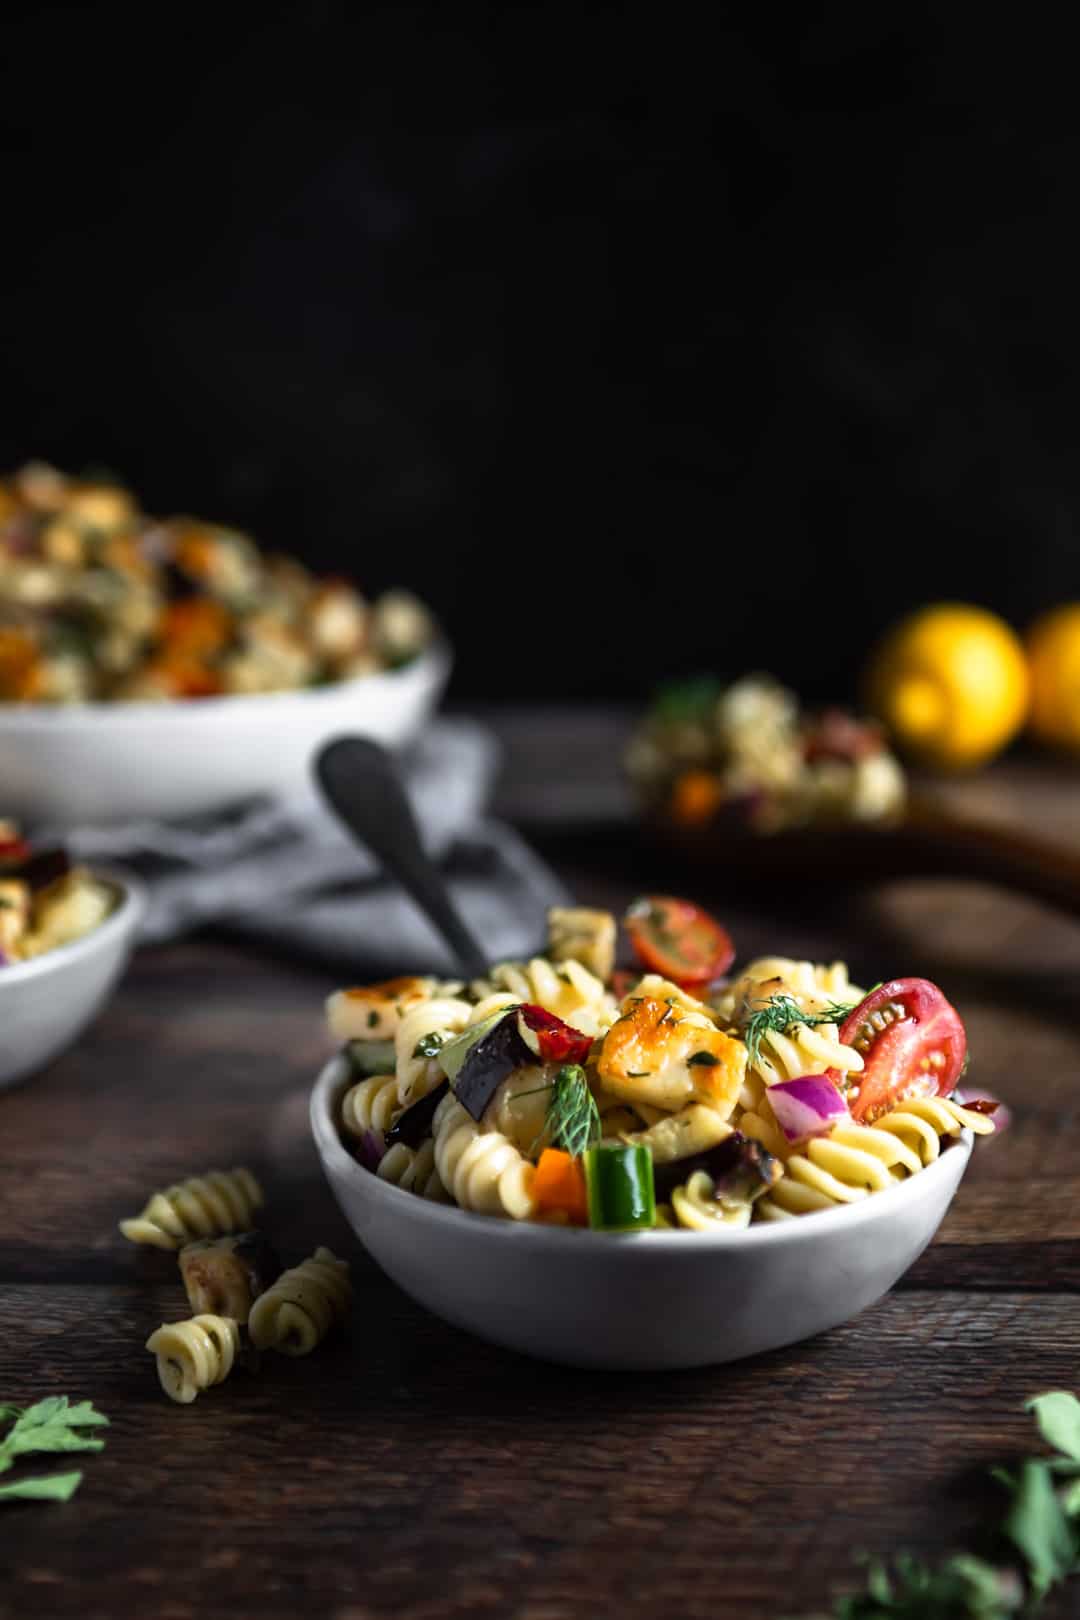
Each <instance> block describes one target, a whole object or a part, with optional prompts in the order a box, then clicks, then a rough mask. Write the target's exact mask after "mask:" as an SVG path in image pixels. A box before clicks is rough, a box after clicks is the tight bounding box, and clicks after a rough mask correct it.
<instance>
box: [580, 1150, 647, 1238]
mask: <svg viewBox="0 0 1080 1620" xmlns="http://www.w3.org/2000/svg"><path fill="white" fill-rule="evenodd" d="M585 1180H586V1184H587V1186H588V1191H589V1225H590V1226H591V1227H592V1228H593V1230H594V1231H601V1232H633V1231H637V1230H638V1229H641V1228H645V1227H650V1226H653V1225H654V1224H655V1222H656V1194H655V1190H654V1185H653V1162H652V1156H651V1155H650V1153H649V1150H648V1148H643V1147H595V1148H590V1149H589V1151H588V1153H586V1155H585Z"/></svg>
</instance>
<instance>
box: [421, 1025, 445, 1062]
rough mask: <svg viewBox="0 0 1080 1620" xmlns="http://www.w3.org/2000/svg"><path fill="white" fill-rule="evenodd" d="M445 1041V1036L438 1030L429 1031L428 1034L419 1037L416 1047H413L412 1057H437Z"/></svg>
mask: <svg viewBox="0 0 1080 1620" xmlns="http://www.w3.org/2000/svg"><path fill="white" fill-rule="evenodd" d="M445 1040H446V1036H445V1035H444V1034H443V1033H442V1031H441V1030H438V1029H433V1030H430V1031H429V1032H428V1034H426V1035H421V1037H420V1039H419V1040H418V1041H417V1043H416V1045H415V1046H414V1047H413V1057H414V1058H433V1057H438V1055H439V1053H440V1052H441V1051H442V1049H443V1044H444V1042H445Z"/></svg>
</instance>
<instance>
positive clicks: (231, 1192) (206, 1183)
mask: <svg viewBox="0 0 1080 1620" xmlns="http://www.w3.org/2000/svg"><path fill="white" fill-rule="evenodd" d="M262 1206H263V1194H262V1188H261V1187H260V1186H259V1183H258V1182H257V1181H256V1179H255V1177H254V1176H253V1175H252V1173H251V1171H250V1170H245V1169H242V1168H238V1169H235V1170H208V1171H207V1172H206V1173H205V1175H201V1176H191V1177H189V1179H188V1180H187V1181H180V1182H177V1183H176V1185H175V1186H172V1187H166V1188H165V1189H164V1191H163V1192H156V1193H155V1194H154V1195H153V1197H152V1198H151V1199H150V1201H149V1203H148V1204H147V1205H146V1208H145V1209H144V1210H143V1211H142V1212H141V1214H139V1215H135V1216H133V1217H132V1218H131V1219H129V1220H126V1221H121V1222H120V1230H121V1232H123V1234H124V1236H125V1237H126V1238H129V1239H130V1240H131V1242H132V1243H151V1244H154V1245H155V1247H157V1248H159V1249H179V1248H180V1247H181V1246H182V1245H183V1244H185V1243H187V1242H189V1241H190V1240H191V1239H192V1238H200V1237H219V1236H221V1235H223V1234H224V1233H226V1232H245V1231H248V1230H250V1228H251V1227H252V1225H253V1224H254V1222H253V1220H252V1216H253V1215H254V1213H255V1211H256V1210H257V1209H261V1208H262Z"/></svg>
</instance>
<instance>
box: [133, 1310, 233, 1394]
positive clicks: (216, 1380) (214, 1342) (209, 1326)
mask: <svg viewBox="0 0 1080 1620" xmlns="http://www.w3.org/2000/svg"><path fill="white" fill-rule="evenodd" d="M146 1348H147V1349H148V1350H149V1351H150V1352H151V1354H152V1355H154V1356H156V1357H157V1374H158V1378H159V1379H160V1380H161V1387H162V1389H163V1390H164V1391H165V1393H166V1395H167V1396H168V1397H169V1399H170V1400H173V1401H179V1402H181V1403H182V1404H183V1405H187V1403H188V1402H189V1401H193V1400H194V1399H195V1397H196V1395H198V1393H199V1391H200V1390H203V1389H209V1388H210V1386H211V1384H220V1383H221V1381H222V1379H224V1378H227V1377H228V1376H229V1373H230V1371H231V1370H232V1365H233V1362H234V1361H235V1360H236V1356H237V1354H238V1352H239V1349H240V1329H239V1327H238V1325H237V1324H236V1323H235V1322H234V1321H233V1319H232V1317H231V1316H213V1315H211V1314H209V1313H205V1314H203V1315H201V1316H193V1317H191V1318H190V1319H189V1320H188V1321H186V1322H163V1323H162V1324H161V1326H160V1327H159V1328H158V1329H157V1331H156V1332H154V1333H151V1335H150V1337H149V1338H148V1339H147V1341H146Z"/></svg>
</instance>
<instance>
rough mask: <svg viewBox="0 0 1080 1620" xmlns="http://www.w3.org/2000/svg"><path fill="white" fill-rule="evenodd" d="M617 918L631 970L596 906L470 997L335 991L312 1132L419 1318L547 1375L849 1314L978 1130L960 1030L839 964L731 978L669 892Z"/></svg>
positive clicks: (456, 989) (786, 965) (956, 1022)
mask: <svg viewBox="0 0 1080 1620" xmlns="http://www.w3.org/2000/svg"><path fill="white" fill-rule="evenodd" d="M626 926H627V931H628V933H629V936H630V940H631V943H632V945H633V947H634V950H635V954H636V956H637V959H638V965H637V968H636V969H635V970H634V971H633V972H626V971H625V970H623V971H620V972H617V971H616V970H615V967H614V961H615V943H616V935H617V929H616V922H615V919H614V917H612V916H610V915H609V914H607V913H603V912H595V911H586V910H583V909H562V910H556V911H554V912H552V913H551V917H550V938H549V942H548V946H547V949H546V951H545V954H544V955H543V956H537V957H535V958H533V959H532V960H531V961H529V962H527V963H502V964H499V965H498V966H496V967H494V968H492V969H491V971H490V973H489V975H488V976H487V977H486V978H485V979H484V980H480V981H475V982H473V983H471V984H459V983H450V984H445V983H439V982H437V981H434V980H431V979H423V978H401V979H397V980H392V981H389V982H387V983H384V984H378V985H369V986H362V987H355V988H350V989H345V990H341V991H339V992H337V993H336V994H335V995H334V996H332V997H331V998H330V1001H329V1003H328V1016H329V1023H330V1029H331V1033H332V1034H333V1036H334V1037H335V1039H336V1040H337V1041H339V1042H340V1043H341V1050H340V1052H339V1055H338V1056H337V1057H336V1058H335V1059H334V1061H333V1062H332V1063H331V1064H330V1065H328V1067H327V1068H326V1069H325V1070H324V1072H323V1074H322V1076H321V1077H320V1079H319V1082H318V1084H317V1086H316V1091H315V1095H314V1097H313V1103H312V1120H313V1126H314V1130H315V1135H316V1140H317V1143H318V1145H319V1149H320V1152H321V1154H322V1157H323V1162H324V1166H325V1168H326V1170H327V1173H328V1176H329V1178H330V1181H331V1184H332V1186H333V1188H334V1190H335V1192H336V1194H337V1196H338V1199H339V1201H340V1202H341V1204H342V1206H343V1208H344V1209H345V1211H346V1213H347V1214H348V1215H349V1216H350V1218H351V1219H352V1220H353V1223H354V1225H355V1226H356V1229H357V1231H358V1232H359V1234H360V1236H361V1237H362V1238H363V1239H364V1241H365V1243H366V1244H367V1245H368V1247H369V1248H370V1249H371V1251H372V1253H373V1254H374V1256H375V1258H376V1259H377V1260H379V1261H380V1262H381V1263H382V1264H383V1265H384V1266H385V1268H386V1269H387V1270H388V1271H389V1272H390V1273H391V1274H392V1275H393V1276H395V1277H396V1278H397V1280H398V1281H399V1282H400V1283H401V1284H402V1286H403V1287H405V1288H406V1290H407V1291H408V1292H410V1293H412V1294H414V1296H415V1297H417V1298H418V1299H420V1300H421V1301H422V1302H423V1303H425V1304H427V1305H429V1306H430V1307H431V1308H433V1309H435V1310H436V1311H438V1312H439V1313H440V1314H442V1315H444V1316H446V1317H448V1318H449V1319H450V1320H451V1321H456V1322H459V1323H460V1324H461V1325H463V1326H466V1327H469V1328H471V1329H472V1330H473V1331H476V1332H480V1333H481V1334H483V1335H484V1336H486V1337H490V1338H492V1339H495V1340H496V1341H497V1342H500V1343H505V1344H509V1345H512V1346H513V1347H514V1348H517V1349H523V1350H526V1351H531V1352H533V1353H536V1354H540V1355H545V1356H549V1357H552V1358H554V1359H557V1360H566V1361H573V1362H578V1363H581V1364H596V1365H606V1366H677V1365H691V1364H699V1363H705V1362H709V1361H718V1360H725V1359H731V1358H732V1357H734V1356H738V1355H746V1354H750V1353H753V1352H754V1351H756V1350H761V1349H765V1348H768V1347H770V1346H772V1345H776V1344H782V1343H786V1342H790V1341H791V1340H792V1339H797V1338H802V1337H805V1336H806V1335H807V1334H808V1333H811V1332H816V1331H818V1330H819V1329H820V1328H821V1327H825V1326H829V1325H832V1324H834V1323H836V1322H839V1321H842V1320H845V1319H846V1318H847V1317H848V1316H850V1315H852V1314H854V1312H855V1311H857V1310H859V1309H862V1308H863V1306H864V1305H867V1304H869V1303H871V1302H872V1301H873V1300H875V1299H877V1298H879V1297H880V1295H881V1294H882V1293H884V1292H885V1291H886V1290H887V1289H888V1288H889V1287H890V1286H891V1285H892V1283H893V1282H894V1281H895V1280H896V1278H897V1277H898V1276H899V1275H900V1273H901V1272H902V1271H903V1270H904V1269H906V1267H907V1266H908V1265H909V1264H910V1263H911V1261H912V1260H913V1259H914V1258H915V1257H916V1256H917V1255H918V1253H919V1252H921V1249H922V1248H923V1247H924V1246H925V1244H926V1243H927V1242H928V1241H929V1240H930V1238H931V1237H932V1235H933V1232H934V1231H935V1229H936V1227H937V1225H938V1223H939V1221H940V1219H941V1217H942V1215H943V1214H944V1211H945V1209H946V1207H947V1206H948V1203H949V1200H950V1199H951V1197H952V1195H953V1193H954V1192H955V1190H956V1187H957V1185H958V1183H959V1180H960V1177H961V1175H962V1173H963V1169H964V1167H965V1165H966V1163H967V1160H968V1157H969V1155H970V1150H971V1144H972V1141H973V1138H974V1137H975V1136H977V1135H986V1134H989V1133H990V1132H992V1131H993V1129H994V1123H993V1119H992V1117H991V1116H992V1112H993V1108H994V1106H995V1105H994V1104H992V1103H989V1102H986V1101H983V1100H980V1099H976V1100H974V1101H967V1102H965V1101H963V1100H962V1099H961V1096H960V1094H958V1092H957V1084H958V1081H959V1079H960V1076H961V1074H962V1072H963V1069H964V1065H965V1060H966V1050H967V1043H966V1036H965V1032H964V1027H963V1024H962V1022H961V1020H960V1017H959V1015H958V1014H957V1013H956V1011H955V1009H954V1008H953V1007H952V1006H951V1005H950V1003H949V1002H948V1001H947V1000H946V999H945V997H944V995H943V994H942V993H941V991H940V990H938V989H937V987H936V986H934V985H932V984H930V983H929V982H928V981H926V980H923V979H914V978H907V979H893V980H890V981H888V982H886V983H883V984H880V985H878V986H876V987H875V988H874V989H873V990H871V991H869V992H865V991H864V990H863V989H861V988H860V987H857V986H856V985H854V984H853V983H852V981H851V979H850V977H849V974H848V970H847V968H846V966H845V965H844V964H843V963H834V964H832V965H830V966H823V965H816V964H813V963H810V962H800V961H796V960H793V959H791V958H787V957H780V956H776V957H762V958H758V959H757V960H755V961H751V962H749V963H747V964H746V965H745V966H743V967H741V968H740V969H739V970H738V971H736V972H732V971H731V969H732V965H733V960H734V950H733V947H732V945H731V942H730V940H729V938H728V936H727V934H726V932H725V931H724V930H723V928H722V927H721V926H720V925H719V924H718V923H716V922H714V921H713V919H712V918H710V917H709V916H708V915H707V914H706V913H705V912H703V911H701V910H700V909H699V908H698V907H696V906H694V905H692V904H690V903H689V902H687V901H683V900H677V899H674V898H671V897H668V896H653V897H649V898H648V899H646V900H643V901H640V902H638V903H637V904H636V905H635V906H633V907H632V908H631V910H630V912H629V914H628V916H627V918H626ZM649 1290H654V1291H655V1299H654V1302H653V1303H652V1304H649V1303H648V1300H649ZM656 1302H662V1306H663V1308H662V1309H661V1310H659V1311H658V1310H656V1308H655V1304H656Z"/></svg>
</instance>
